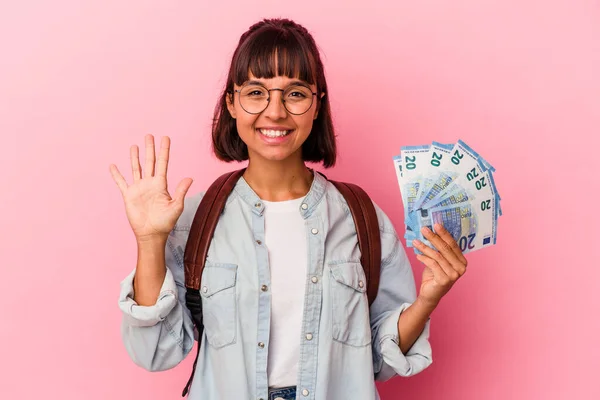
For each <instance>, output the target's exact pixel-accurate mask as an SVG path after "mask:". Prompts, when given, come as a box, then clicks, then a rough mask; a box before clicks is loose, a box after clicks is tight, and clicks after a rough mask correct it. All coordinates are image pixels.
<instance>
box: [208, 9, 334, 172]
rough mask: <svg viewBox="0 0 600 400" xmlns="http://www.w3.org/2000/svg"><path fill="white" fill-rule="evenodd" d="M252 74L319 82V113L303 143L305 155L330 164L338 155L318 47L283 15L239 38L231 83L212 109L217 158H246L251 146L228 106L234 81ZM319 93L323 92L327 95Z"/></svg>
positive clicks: (228, 82)
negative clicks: (248, 144)
mask: <svg viewBox="0 0 600 400" xmlns="http://www.w3.org/2000/svg"><path fill="white" fill-rule="evenodd" d="M276 65H277V71H275V66H276ZM249 73H252V75H254V76H256V77H257V78H273V77H275V76H277V75H283V76H288V77H290V78H296V79H301V80H304V81H306V82H308V83H309V84H314V85H316V86H317V109H318V110H319V113H318V115H317V118H316V119H315V120H314V122H313V127H312V130H311V132H310V134H309V136H308V138H307V139H306V141H305V142H304V143H303V144H302V158H303V160H304V161H310V162H322V163H323V166H324V167H325V168H329V167H332V166H333V165H334V164H335V160H336V155H337V154H336V143H335V134H334V130H333V122H332V119H331V109H330V106H329V99H328V91H327V82H326V81H325V71H324V68H323V63H322V62H321V57H320V55H319V50H318V48H317V45H316V43H315V41H314V39H313V37H312V36H311V34H310V33H309V32H308V31H307V30H306V28H304V27H303V26H301V25H299V24H297V23H295V22H294V21H291V20H289V19H282V18H276V19H264V20H262V21H260V22H258V23H256V24H254V25H252V26H251V27H250V28H249V29H248V31H246V32H245V33H244V34H243V35H242V36H241V37H240V41H239V43H238V46H237V48H236V49H235V52H234V53H233V57H232V59H231V65H230V67H229V74H228V75H227V83H226V84H225V88H224V90H223V93H222V95H221V97H220V99H219V101H218V103H217V106H216V107H215V112H214V118H213V123H212V144H213V151H214V153H215V155H216V156H217V158H218V159H220V160H222V161H226V162H231V161H244V160H247V159H248V147H247V146H246V144H245V143H244V142H243V141H242V140H241V139H240V137H239V135H238V131H237V127H236V122H235V119H234V118H232V117H231V115H230V114H229V111H228V110H227V96H230V95H232V93H233V85H234V83H235V84H237V85H242V84H243V83H244V82H245V81H247V80H248V74H249ZM321 93H325V96H323V98H321Z"/></svg>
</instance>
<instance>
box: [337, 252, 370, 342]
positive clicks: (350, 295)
mask: <svg viewBox="0 0 600 400" xmlns="http://www.w3.org/2000/svg"><path fill="white" fill-rule="evenodd" d="M329 269H330V271H331V279H330V286H331V305H332V306H331V307H332V310H331V313H332V323H333V325H332V335H333V339H334V340H336V341H338V342H341V343H344V344H348V345H350V346H357V347H358V346H366V345H368V344H370V343H371V322H370V316H369V301H368V299H367V294H366V290H367V282H366V279H365V272H364V270H363V268H362V265H361V264H360V263H359V262H347V263H340V264H333V265H330V267H329Z"/></svg>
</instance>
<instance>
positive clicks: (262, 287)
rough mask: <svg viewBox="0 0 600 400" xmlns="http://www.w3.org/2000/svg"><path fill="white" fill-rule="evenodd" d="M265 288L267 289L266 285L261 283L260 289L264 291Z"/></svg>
mask: <svg viewBox="0 0 600 400" xmlns="http://www.w3.org/2000/svg"><path fill="white" fill-rule="evenodd" d="M267 289H268V287H267V285H262V286H261V287H260V290H262V291H263V292H266V291H267Z"/></svg>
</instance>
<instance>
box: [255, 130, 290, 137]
mask: <svg viewBox="0 0 600 400" xmlns="http://www.w3.org/2000/svg"><path fill="white" fill-rule="evenodd" d="M259 131H260V133H262V134H263V135H265V136H268V137H272V138H274V137H281V136H285V135H287V134H289V133H290V132H291V131H274V130H272V129H259Z"/></svg>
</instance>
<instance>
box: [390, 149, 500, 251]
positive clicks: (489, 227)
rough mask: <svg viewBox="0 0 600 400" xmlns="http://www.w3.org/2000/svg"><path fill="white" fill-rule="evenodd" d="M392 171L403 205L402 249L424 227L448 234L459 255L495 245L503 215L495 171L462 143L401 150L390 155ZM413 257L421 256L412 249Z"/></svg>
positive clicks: (423, 239)
mask: <svg viewBox="0 0 600 400" xmlns="http://www.w3.org/2000/svg"><path fill="white" fill-rule="evenodd" d="M394 167H395V170H396V175H397V177H398V185H399V186H400V193H401V195H402V202H403V204H404V220H405V225H406V232H405V234H404V239H405V240H406V246H407V247H413V245H412V241H413V240H414V239H419V240H421V241H422V242H423V243H425V244H426V245H428V246H431V247H433V246H432V245H431V243H429V241H427V240H426V239H425V238H424V237H423V235H422V234H421V228H423V227H425V226H426V227H428V228H429V229H431V230H432V231H434V232H435V228H434V224H436V223H439V224H441V225H442V226H443V227H444V228H446V229H447V230H448V232H450V234H451V235H452V237H453V238H454V240H456V242H457V243H458V245H459V247H460V249H461V250H462V252H463V254H466V253H468V252H473V251H475V250H479V249H482V248H484V247H488V246H492V245H494V244H496V228H497V224H498V217H499V216H501V215H502V210H501V208H500V195H499V194H498V191H497V190H496V185H495V183H494V177H493V173H494V171H495V169H494V167H492V165H491V164H490V163H488V162H487V161H486V160H484V159H483V157H481V156H480V155H479V154H477V152H475V151H474V150H473V149H472V148H471V147H469V146H468V145H467V144H466V143H464V142H463V141H462V140H459V141H458V143H456V144H442V143H437V142H433V143H432V144H426V145H421V146H404V147H402V148H401V150H400V155H397V156H394ZM413 250H414V251H415V253H417V254H420V253H421V252H420V251H419V250H417V249H416V248H413Z"/></svg>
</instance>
